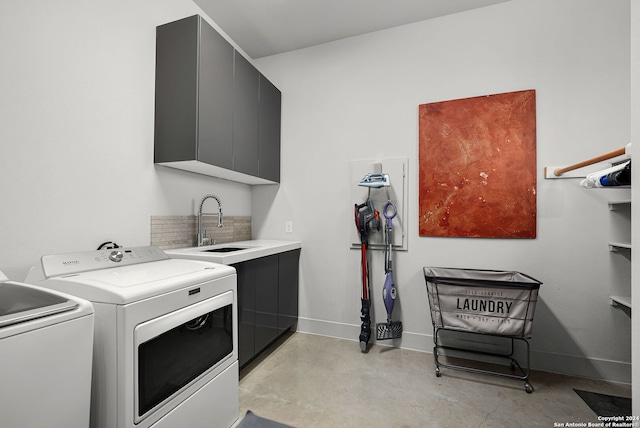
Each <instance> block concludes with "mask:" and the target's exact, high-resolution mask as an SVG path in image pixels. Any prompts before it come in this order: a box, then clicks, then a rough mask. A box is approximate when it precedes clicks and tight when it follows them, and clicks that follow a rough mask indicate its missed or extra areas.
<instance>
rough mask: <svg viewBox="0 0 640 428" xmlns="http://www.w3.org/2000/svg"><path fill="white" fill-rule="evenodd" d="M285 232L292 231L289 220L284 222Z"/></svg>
mask: <svg viewBox="0 0 640 428" xmlns="http://www.w3.org/2000/svg"><path fill="white" fill-rule="evenodd" d="M284 231H285V233H293V222H292V221H291V220H288V221H285V222H284Z"/></svg>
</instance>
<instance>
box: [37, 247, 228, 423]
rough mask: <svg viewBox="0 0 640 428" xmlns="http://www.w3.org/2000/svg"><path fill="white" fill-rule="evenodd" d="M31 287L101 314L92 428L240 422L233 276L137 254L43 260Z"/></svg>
mask: <svg viewBox="0 0 640 428" xmlns="http://www.w3.org/2000/svg"><path fill="white" fill-rule="evenodd" d="M26 281H27V282H29V283H33V284H37V285H40V286H42V287H45V288H50V289H54V290H59V291H62V292H65V293H68V294H71V295H74V296H79V297H82V298H84V299H86V300H89V301H90V302H92V304H93V307H94V310H95V340H94V361H93V383H92V396H91V426H92V427H94V428H134V427H135V428H148V427H151V426H153V428H175V427H189V428H229V427H230V426H231V425H232V424H233V423H234V422H235V421H236V420H237V418H238V413H239V404H238V314H237V291H236V290H237V285H236V271H235V269H234V268H232V267H229V266H224V265H219V264H214V263H210V262H201V261H195V260H174V259H171V258H169V257H168V256H167V255H166V254H165V253H164V252H163V251H162V250H160V249H159V248H157V247H134V248H118V249H115V250H112V249H108V250H97V251H87V252H80V253H68V254H59V255H50V256H44V257H42V259H41V263H40V265H38V266H34V268H32V269H31V271H30V272H29V274H28V275H27V279H26Z"/></svg>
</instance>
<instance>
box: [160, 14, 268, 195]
mask: <svg viewBox="0 0 640 428" xmlns="http://www.w3.org/2000/svg"><path fill="white" fill-rule="evenodd" d="M267 88H268V91H269V92H268V93H265V94H263V91H266V90H267ZM263 100H265V101H263ZM266 100H269V101H266ZM265 103H268V104H265ZM274 120H277V122H278V123H272V121H274ZM263 134H264V135H263ZM154 162H155V163H156V164H160V165H164V166H168V167H173V168H178V169H183V170H187V171H192V172H196V173H200V174H206V175H211V176H215V177H220V178H224V179H228V180H233V181H238V182H242V183H247V184H272V183H277V182H279V181H280V91H279V90H278V89H277V88H276V87H275V86H273V85H272V84H271V83H270V82H268V80H267V79H266V78H265V77H264V76H262V74H260V72H258V70H257V69H256V68H255V67H254V66H253V65H252V64H251V63H250V62H249V61H248V60H247V59H245V58H244V57H243V56H242V55H241V54H240V53H239V52H238V51H236V50H235V49H234V48H233V46H232V45H231V44H230V43H229V42H227V41H226V40H225V39H224V38H223V37H222V36H221V35H220V34H218V32H217V31H216V30H214V29H213V28H212V27H211V26H210V25H209V24H208V23H207V22H206V21H205V20H204V19H203V18H202V17H200V16H198V15H195V16H191V17H188V18H184V19H181V20H179V21H175V22H171V23H168V24H165V25H161V26H159V27H157V29H156V106H155V149H154Z"/></svg>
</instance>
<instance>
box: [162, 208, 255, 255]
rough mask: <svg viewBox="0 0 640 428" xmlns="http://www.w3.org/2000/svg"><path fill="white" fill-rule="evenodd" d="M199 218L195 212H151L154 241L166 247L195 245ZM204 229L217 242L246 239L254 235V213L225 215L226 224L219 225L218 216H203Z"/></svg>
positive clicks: (168, 248)
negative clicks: (162, 213) (189, 213)
mask: <svg viewBox="0 0 640 428" xmlns="http://www.w3.org/2000/svg"><path fill="white" fill-rule="evenodd" d="M197 221H198V218H197V217H196V216H195V215H184V216H151V245H155V246H157V247H159V248H161V249H163V250H170V249H173V248H188V247H195V246H196V234H197V230H198V223H197ZM203 229H204V230H206V231H207V237H209V238H213V239H215V243H216V244H224V243H226V242H236V241H247V240H250V239H251V217H250V216H248V217H241V216H237V217H233V216H225V217H224V218H223V226H222V227H221V228H218V219H217V217H215V216H213V217H210V216H207V217H204V218H203Z"/></svg>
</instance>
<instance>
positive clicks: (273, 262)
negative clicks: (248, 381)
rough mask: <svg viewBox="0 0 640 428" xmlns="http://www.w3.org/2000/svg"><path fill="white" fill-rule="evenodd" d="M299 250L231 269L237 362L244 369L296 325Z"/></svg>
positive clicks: (259, 259) (251, 261)
mask: <svg viewBox="0 0 640 428" xmlns="http://www.w3.org/2000/svg"><path fill="white" fill-rule="evenodd" d="M299 259H300V250H292V251H287V252H284V253H280V254H274V255H271V256H267V257H261V258H258V259H254V260H249V261H246V262H242V263H237V264H235V265H233V267H235V268H236V271H237V275H238V348H239V349H238V360H239V364H240V367H243V366H245V365H246V364H247V363H248V362H249V361H251V360H252V359H253V358H254V357H255V356H256V355H258V354H260V353H261V352H262V351H264V350H265V349H266V348H267V347H268V346H269V345H270V344H271V343H272V342H273V341H274V340H275V339H277V338H278V336H280V335H281V334H282V333H284V332H285V331H287V330H295V329H296V327H297V321H298V272H299V268H298V265H299Z"/></svg>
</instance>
